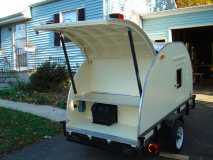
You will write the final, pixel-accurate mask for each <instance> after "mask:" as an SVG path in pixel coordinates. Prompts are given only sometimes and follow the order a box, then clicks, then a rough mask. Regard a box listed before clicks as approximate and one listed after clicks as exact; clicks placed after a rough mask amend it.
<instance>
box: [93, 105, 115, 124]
mask: <svg viewBox="0 0 213 160" xmlns="http://www.w3.org/2000/svg"><path fill="white" fill-rule="evenodd" d="M91 110H92V117H93V123H97V124H103V125H108V126H109V125H112V124H114V123H117V121H118V107H117V106H116V105H109V104H102V103H94V104H93V106H92V108H91Z"/></svg>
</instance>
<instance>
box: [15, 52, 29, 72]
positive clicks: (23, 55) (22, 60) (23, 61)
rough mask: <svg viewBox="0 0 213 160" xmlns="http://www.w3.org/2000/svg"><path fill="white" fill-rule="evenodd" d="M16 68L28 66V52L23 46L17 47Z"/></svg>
mask: <svg viewBox="0 0 213 160" xmlns="http://www.w3.org/2000/svg"><path fill="white" fill-rule="evenodd" d="M15 55H16V69H21V68H24V67H27V52H26V51H25V50H24V49H23V48H16V49H15Z"/></svg>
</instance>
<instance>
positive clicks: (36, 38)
mask: <svg viewBox="0 0 213 160" xmlns="http://www.w3.org/2000/svg"><path fill="white" fill-rule="evenodd" d="M81 7H84V8H85V10H86V20H91V19H101V18H103V1H102V0H59V1H57V2H53V3H49V4H46V5H42V6H37V7H33V8H32V20H31V21H29V22H28V23H27V37H28V41H29V42H30V43H32V44H34V45H36V46H37V50H36V53H35V54H31V55H29V57H30V58H29V57H28V59H29V60H28V62H29V65H30V66H33V65H34V64H35V63H36V64H38V65H39V64H41V63H43V62H44V61H46V60H49V59H55V58H56V57H57V58H58V57H59V58H60V57H61V59H62V60H63V58H64V56H63V51H62V48H61V47H55V46H54V34H53V33H51V32H40V34H39V35H36V34H35V32H34V31H33V27H34V26H37V25H39V24H42V23H43V24H44V23H45V22H47V21H48V20H52V19H53V15H54V14H56V13H59V12H63V11H69V10H75V9H77V8H81ZM67 50H68V53H69V56H70V59H71V64H72V65H73V67H76V66H78V65H80V64H81V63H82V62H83V61H84V59H85V58H84V55H83V54H82V53H81V51H80V49H79V48H78V47H77V46H76V45H75V44H73V43H69V44H67Z"/></svg>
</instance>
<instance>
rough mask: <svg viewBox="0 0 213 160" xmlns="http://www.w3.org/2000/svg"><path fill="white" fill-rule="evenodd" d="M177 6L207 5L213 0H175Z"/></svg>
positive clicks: (212, 2)
mask: <svg viewBox="0 0 213 160" xmlns="http://www.w3.org/2000/svg"><path fill="white" fill-rule="evenodd" d="M176 4H177V8H184V7H191V6H200V5H209V4H213V0H176Z"/></svg>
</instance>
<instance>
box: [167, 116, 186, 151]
mask: <svg viewBox="0 0 213 160" xmlns="http://www.w3.org/2000/svg"><path fill="white" fill-rule="evenodd" d="M183 143H184V127H183V123H182V122H181V121H179V120H178V121H176V122H175V124H174V125H173V127H172V128H171V131H170V146H169V148H170V149H171V151H172V152H175V153H179V152H180V151H181V149H182V148H183Z"/></svg>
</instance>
